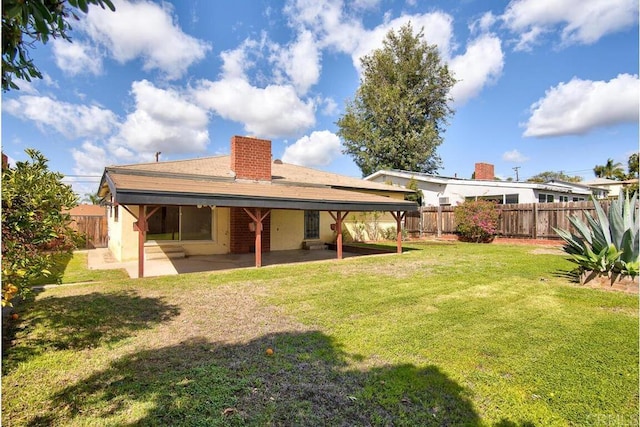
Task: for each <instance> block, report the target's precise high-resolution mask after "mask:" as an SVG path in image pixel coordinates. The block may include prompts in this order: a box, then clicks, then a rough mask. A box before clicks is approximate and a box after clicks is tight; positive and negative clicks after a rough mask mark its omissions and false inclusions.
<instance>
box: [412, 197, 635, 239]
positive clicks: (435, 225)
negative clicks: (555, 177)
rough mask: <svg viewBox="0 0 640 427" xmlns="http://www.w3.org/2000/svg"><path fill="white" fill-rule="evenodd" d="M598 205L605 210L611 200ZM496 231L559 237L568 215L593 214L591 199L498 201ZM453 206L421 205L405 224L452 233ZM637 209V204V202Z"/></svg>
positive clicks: (417, 229) (423, 230) (428, 231)
mask: <svg viewBox="0 0 640 427" xmlns="http://www.w3.org/2000/svg"><path fill="white" fill-rule="evenodd" d="M600 205H601V206H602V207H603V209H604V211H605V212H608V209H609V205H610V202H609V201H602V202H600ZM498 208H499V209H500V220H499V225H498V235H500V236H503V237H513V238H531V239H559V237H558V235H557V234H556V232H555V231H553V229H554V227H555V228H562V229H565V230H567V229H570V228H571V227H572V226H571V223H570V222H569V216H571V215H575V216H577V217H578V218H581V219H583V220H584V221H586V218H585V212H587V213H589V214H591V215H595V207H594V205H593V202H591V201H587V202H565V203H525V204H508V205H498ZM454 209H455V207H454V206H440V207H423V208H421V210H420V213H419V214H418V213H416V214H414V215H407V217H406V220H405V228H406V229H407V230H408V231H409V232H410V233H412V234H416V232H420V233H421V234H426V235H429V234H436V235H437V234H451V233H454V232H455V231H456V222H455V217H454ZM636 209H638V206H636Z"/></svg>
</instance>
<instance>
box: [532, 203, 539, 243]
mask: <svg viewBox="0 0 640 427" xmlns="http://www.w3.org/2000/svg"><path fill="white" fill-rule="evenodd" d="M532 231H533V232H532V233H531V235H532V237H533V238H534V239H537V238H538V204H537V203H534V204H533V230H532Z"/></svg>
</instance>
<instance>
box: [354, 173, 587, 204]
mask: <svg viewBox="0 0 640 427" xmlns="http://www.w3.org/2000/svg"><path fill="white" fill-rule="evenodd" d="M494 178H495V177H494V167H493V165H491V164H488V163H476V165H475V179H461V178H448V177H441V176H436V175H429V174H424V173H418V172H409V171H401V170H380V171H377V172H375V173H373V174H371V175H369V176H367V177H366V178H364V179H365V180H367V181H371V182H378V183H387V184H392V185H394V186H402V187H406V186H407V185H408V184H409V181H410V180H412V179H413V180H414V181H415V182H416V184H417V187H418V188H419V189H420V190H422V195H423V199H422V204H423V205H424V206H439V205H457V204H460V203H462V202H464V201H465V200H469V199H472V200H476V199H488V200H495V201H497V202H498V203H501V204H507V203H551V202H571V201H574V202H575V201H583V200H588V199H589V197H590V195H591V190H590V189H589V188H586V187H585V188H581V187H578V186H573V187H567V186H563V185H557V184H552V183H544V184H542V183H534V182H513V181H496V180H495V179H494Z"/></svg>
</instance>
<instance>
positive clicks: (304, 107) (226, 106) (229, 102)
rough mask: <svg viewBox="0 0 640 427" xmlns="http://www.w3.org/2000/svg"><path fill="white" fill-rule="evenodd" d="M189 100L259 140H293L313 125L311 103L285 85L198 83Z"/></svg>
mask: <svg viewBox="0 0 640 427" xmlns="http://www.w3.org/2000/svg"><path fill="white" fill-rule="evenodd" d="M193 96H194V97H195V99H196V100H197V102H198V103H199V105H201V106H203V107H204V108H207V109H210V110H212V111H214V112H215V113H216V114H218V115H219V116H221V117H223V118H225V119H228V120H233V121H236V122H240V123H243V124H244V127H245V130H246V131H247V132H248V133H250V134H252V135H256V136H260V137H265V138H277V137H286V136H294V135H297V134H300V133H301V132H304V130H305V129H308V128H309V127H311V126H313V125H314V124H315V106H314V103H313V101H312V100H309V101H303V100H301V99H300V98H298V95H297V94H296V91H295V89H294V88H293V86H289V85H268V86H266V87H264V88H260V87H255V86H252V85H251V84H250V83H249V82H247V81H246V80H244V79H241V78H223V79H222V80H218V81H215V82H212V81H208V80H202V81H200V82H198V85H197V86H196V87H195V88H194V90H193Z"/></svg>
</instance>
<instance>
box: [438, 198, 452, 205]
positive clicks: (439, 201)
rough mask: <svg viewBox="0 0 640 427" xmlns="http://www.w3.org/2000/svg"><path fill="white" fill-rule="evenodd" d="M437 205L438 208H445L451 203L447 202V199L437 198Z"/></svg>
mask: <svg viewBox="0 0 640 427" xmlns="http://www.w3.org/2000/svg"><path fill="white" fill-rule="evenodd" d="M438 204H439V205H440V206H447V205H450V204H451V202H450V201H449V198H448V197H438Z"/></svg>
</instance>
